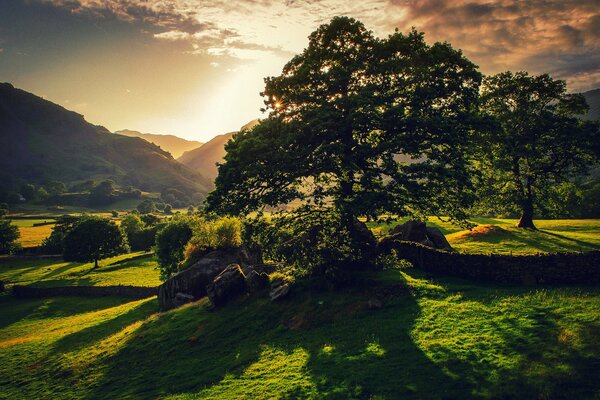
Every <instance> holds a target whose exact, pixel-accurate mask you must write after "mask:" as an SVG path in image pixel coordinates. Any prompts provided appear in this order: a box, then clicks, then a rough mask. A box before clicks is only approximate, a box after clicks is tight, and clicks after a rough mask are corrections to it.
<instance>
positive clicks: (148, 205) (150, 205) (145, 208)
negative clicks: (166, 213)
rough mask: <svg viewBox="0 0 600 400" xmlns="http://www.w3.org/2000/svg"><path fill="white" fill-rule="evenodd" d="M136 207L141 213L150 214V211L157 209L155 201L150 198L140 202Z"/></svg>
mask: <svg viewBox="0 0 600 400" xmlns="http://www.w3.org/2000/svg"><path fill="white" fill-rule="evenodd" d="M136 208H137V210H138V211H139V212H140V213H141V214H150V213H152V212H154V211H156V207H155V206H154V202H153V201H152V200H150V199H146V200H144V201H142V202H141V203H140V204H138V206H137V207H136Z"/></svg>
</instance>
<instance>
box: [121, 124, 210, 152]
mask: <svg viewBox="0 0 600 400" xmlns="http://www.w3.org/2000/svg"><path fill="white" fill-rule="evenodd" d="M115 133H117V134H119V135H124V136H130V137H139V138H142V139H144V140H146V141H148V142H150V143H154V144H155V145H157V146H159V147H160V148H161V149H163V150H166V151H168V152H169V153H171V154H172V155H173V157H174V158H178V157H181V155H182V154H183V153H184V152H186V151H189V150H193V149H195V148H198V147H200V146H202V142H197V141H195V140H186V139H182V138H180V137H178V136H175V135H157V134H154V133H142V132H138V131H132V130H130V129H123V130H121V131H116V132H115Z"/></svg>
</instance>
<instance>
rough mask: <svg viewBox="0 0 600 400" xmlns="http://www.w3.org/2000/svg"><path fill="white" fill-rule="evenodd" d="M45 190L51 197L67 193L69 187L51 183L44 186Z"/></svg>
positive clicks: (60, 183)
mask: <svg viewBox="0 0 600 400" xmlns="http://www.w3.org/2000/svg"><path fill="white" fill-rule="evenodd" d="M44 188H45V189H46V191H47V192H48V194H50V195H51V196H56V195H59V194H63V193H64V192H66V191H67V186H66V185H65V184H64V183H63V182H60V181H50V182H48V183H46V184H45V185H44Z"/></svg>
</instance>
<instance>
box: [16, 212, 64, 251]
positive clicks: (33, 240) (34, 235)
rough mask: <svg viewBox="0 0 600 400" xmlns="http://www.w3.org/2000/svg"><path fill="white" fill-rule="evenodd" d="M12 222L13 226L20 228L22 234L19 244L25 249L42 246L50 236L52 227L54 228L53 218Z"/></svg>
mask: <svg viewBox="0 0 600 400" xmlns="http://www.w3.org/2000/svg"><path fill="white" fill-rule="evenodd" d="M11 222H12V224H13V225H16V226H18V227H19V233H20V234H21V236H20V237H19V244H20V245H21V246H22V247H25V248H27V247H35V246H39V245H41V244H42V242H43V241H44V239H46V238H47V237H48V236H50V233H52V227H53V226H54V224H53V222H54V220H53V219H51V218H44V219H33V218H31V219H14V220H12V221H11ZM42 224H43V225H42ZM34 225H38V226H34Z"/></svg>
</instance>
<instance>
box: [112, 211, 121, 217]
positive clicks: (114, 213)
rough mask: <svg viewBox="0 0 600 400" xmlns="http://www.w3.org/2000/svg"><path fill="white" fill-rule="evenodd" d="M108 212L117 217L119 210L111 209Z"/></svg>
mask: <svg viewBox="0 0 600 400" xmlns="http://www.w3.org/2000/svg"><path fill="white" fill-rule="evenodd" d="M110 214H111V215H112V216H113V217H115V218H117V217H118V216H119V212H118V211H117V210H112V211H111V212H110Z"/></svg>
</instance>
